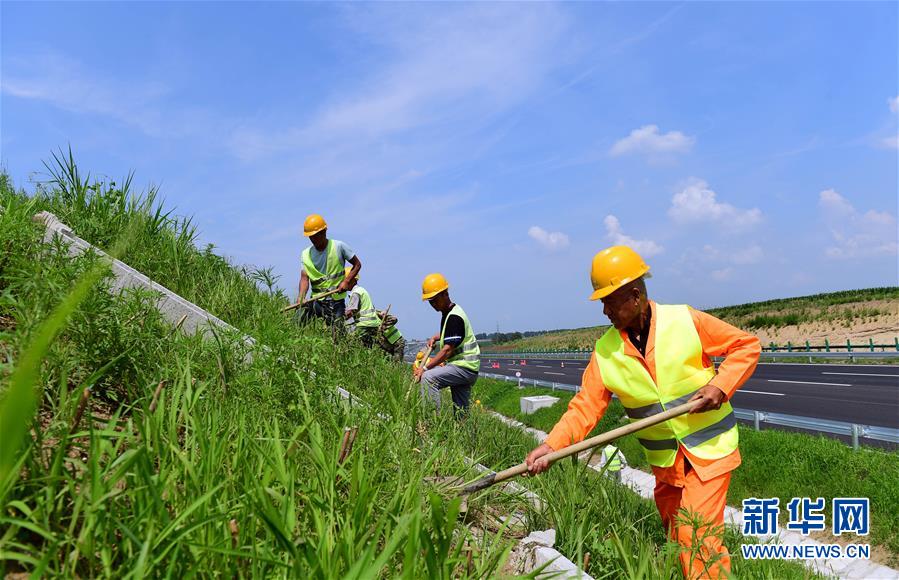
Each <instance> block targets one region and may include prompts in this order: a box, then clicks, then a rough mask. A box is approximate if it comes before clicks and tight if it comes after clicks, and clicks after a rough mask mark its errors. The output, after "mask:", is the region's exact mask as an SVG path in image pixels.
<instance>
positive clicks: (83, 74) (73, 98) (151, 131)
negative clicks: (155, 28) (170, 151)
mask: <svg viewBox="0 0 899 580" xmlns="http://www.w3.org/2000/svg"><path fill="white" fill-rule="evenodd" d="M6 68H7V70H5V71H4V75H3V83H2V85H0V88H2V92H3V94H5V95H9V96H11V97H15V98H18V99H27V100H32V101H41V102H44V103H47V104H49V105H50V106H52V107H55V108H57V109H62V110H64V111H70V112H73V113H78V114H90V115H99V116H103V117H108V118H110V119H114V120H116V121H118V122H120V123H122V124H124V125H130V126H133V127H136V128H137V129H139V130H140V131H142V132H144V133H146V134H147V135H150V136H152V137H163V136H166V137H170V136H178V135H183V134H184V133H185V132H187V131H188V130H190V129H191V128H192V127H194V126H195V125H196V124H197V121H198V118H202V119H203V120H205V118H206V113H205V112H202V111H199V110H194V111H190V110H186V109H185V110H181V111H163V108H162V105H161V102H162V100H163V99H164V98H165V97H166V96H168V95H169V94H170V93H171V88H170V87H169V86H167V85H166V84H165V83H163V82H159V81H148V80H145V79H143V78H139V77H138V78H132V79H124V78H108V77H105V76H103V75H100V74H97V73H95V71H91V70H88V69H86V68H85V67H84V66H83V65H82V64H81V63H80V62H78V61H76V60H73V59H71V58H69V57H67V56H64V55H61V54H58V53H53V52H48V53H43V54H38V55H30V56H16V57H11V58H10V63H9V64H8V65H7V67H6Z"/></svg>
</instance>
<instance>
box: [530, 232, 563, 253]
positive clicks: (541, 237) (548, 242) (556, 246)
mask: <svg viewBox="0 0 899 580" xmlns="http://www.w3.org/2000/svg"><path fill="white" fill-rule="evenodd" d="M528 235H529V236H530V237H531V238H532V239H534V240H536V241H537V243H539V244H540V245H541V246H543V247H544V248H546V249H547V250H551V251H553V250H561V249H562V248H567V247H568V236H567V235H565V234H563V233H562V232H548V231H546V230H544V229H543V228H541V227H540V226H531V228H530V229H529V230H528Z"/></svg>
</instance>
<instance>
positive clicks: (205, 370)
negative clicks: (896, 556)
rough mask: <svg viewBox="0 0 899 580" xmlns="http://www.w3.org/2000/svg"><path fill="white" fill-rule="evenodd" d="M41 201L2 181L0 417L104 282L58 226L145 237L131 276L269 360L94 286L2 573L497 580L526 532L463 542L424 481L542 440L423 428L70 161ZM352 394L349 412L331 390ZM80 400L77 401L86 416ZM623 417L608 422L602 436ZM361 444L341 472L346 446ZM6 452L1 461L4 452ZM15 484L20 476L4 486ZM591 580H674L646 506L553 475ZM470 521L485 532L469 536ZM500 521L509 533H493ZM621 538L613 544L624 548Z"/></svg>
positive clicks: (271, 304) (382, 376)
mask: <svg viewBox="0 0 899 580" xmlns="http://www.w3.org/2000/svg"><path fill="white" fill-rule="evenodd" d="M48 165H49V167H48V173H49V178H48V180H47V182H46V183H45V184H44V185H42V186H41V187H40V188H39V189H38V191H37V192H36V193H35V194H34V195H32V196H27V195H25V194H23V193H22V192H18V191H15V190H14V189H13V188H12V185H11V184H10V183H9V180H8V179H7V178H6V177H5V176H3V177H0V207H2V208H3V209H2V212H0V244H2V248H3V251H2V254H0V406H5V405H7V404H8V401H9V398H8V394H9V392H10V384H11V379H10V377H11V373H13V372H16V371H17V370H18V369H19V368H21V361H23V360H26V359H27V358H28V357H29V356H32V357H33V356H35V352H37V351H31V349H32V348H33V347H31V346H29V345H32V344H34V342H35V338H36V337H39V336H40V333H41V329H42V328H43V325H44V324H45V321H46V320H48V318H49V317H52V316H53V313H54V312H60V310H59V308H60V304H63V303H64V302H65V301H66V300H67V298H66V297H67V296H70V292H71V288H72V287H73V286H74V285H76V284H78V281H79V280H83V279H84V278H83V277H84V274H85V272H87V271H90V269H91V268H92V265H93V264H94V263H95V258H94V257H91V256H83V257H80V258H77V259H74V260H71V259H68V258H65V257H64V256H63V252H62V251H61V250H62V248H61V247H60V245H59V242H55V243H54V244H51V245H49V246H47V245H44V244H41V243H40V238H41V236H42V233H43V232H42V230H41V228H39V227H38V226H36V225H34V224H33V223H32V222H31V220H30V218H31V215H33V214H34V213H36V212H38V211H41V210H49V211H52V212H53V213H55V214H57V215H58V216H60V218H61V219H62V220H63V221H64V222H66V223H67V224H68V225H69V226H71V227H72V228H73V229H74V230H75V232H76V233H77V234H78V235H80V236H81V237H84V238H86V239H87V240H88V241H90V242H92V243H95V244H97V245H99V246H100V247H101V248H103V249H105V250H107V251H108V250H110V248H111V246H112V245H113V244H114V242H115V240H116V239H117V238H118V236H119V235H120V232H121V230H122V228H123V227H124V226H125V224H136V225H135V226H134V228H135V230H134V231H135V233H134V235H133V236H132V238H131V243H130V244H129V246H128V248H127V251H126V252H125V253H124V256H123V260H125V261H126V262H127V263H129V264H130V265H131V266H133V267H135V268H137V269H139V270H141V271H143V272H144V273H145V274H147V275H148V276H150V277H151V278H153V279H156V280H160V281H163V282H164V284H165V285H166V286H167V287H169V288H170V289H172V290H174V291H175V292H178V293H179V294H181V295H182V296H184V297H186V298H188V299H189V300H191V301H193V302H195V303H197V304H199V305H200V306H202V307H204V308H206V309H208V310H210V311H212V312H213V314H216V315H217V316H219V317H220V318H222V319H223V320H225V321H227V322H229V323H231V324H232V325H234V326H236V327H237V328H239V329H240V330H241V331H243V332H246V333H248V334H251V335H252V336H254V337H255V338H256V339H257V340H258V344H261V345H265V347H266V348H265V349H262V348H259V349H256V350H255V351H254V352H253V355H254V356H253V357H252V361H251V362H248V363H247V362H245V358H246V357H245V356H244V355H245V350H246V349H247V348H248V347H247V346H246V345H244V344H243V342H241V341H240V340H238V339H239V337H237V336H228V335H227V333H225V334H221V335H220V336H217V337H216V338H214V339H212V340H203V339H202V338H201V337H198V336H184V335H182V334H180V333H178V332H173V329H172V327H171V325H170V324H169V323H167V322H166V321H164V320H163V319H162V318H161V316H160V315H159V313H158V312H157V311H156V309H155V307H154V300H155V297H154V296H153V295H152V294H149V293H146V292H135V291H129V292H124V293H119V294H111V293H110V292H109V287H110V284H109V282H110V281H109V279H108V278H101V279H99V280H98V281H97V282H96V284H95V285H94V286H93V290H92V291H91V292H88V293H87V294H86V295H85V297H84V298H83V300H82V301H81V303H80V304H79V305H78V306H77V308H74V309H73V310H71V312H70V313H69V314H68V317H67V320H68V322H67V324H66V325H65V326H64V327H60V328H59V329H58V332H56V338H55V339H54V340H53V341H50V342H48V343H47V348H46V350H45V352H43V353H42V354H41V356H40V357H39V358H40V360H41V365H40V367H39V368H38V370H37V372H36V374H35V375H34V377H33V378H32V379H29V382H30V383H31V385H30V388H33V389H34V392H35V393H36V394H37V396H38V402H39V410H38V412H37V414H35V415H32V414H31V413H30V412H28V411H27V409H26V410H25V412H23V413H21V414H19V415H20V416H18V420H19V421H20V422H21V423H22V424H24V425H25V428H26V429H28V432H30V434H31V437H25V438H24V439H23V441H22V444H21V445H16V446H15V451H14V454H13V455H12V456H13V457H14V460H15V462H14V464H13V470H14V471H15V473H16V474H17V475H18V477H17V478H7V479H5V480H4V487H3V488H2V489H0V493H2V495H0V522H2V525H0V567H2V571H3V572H8V573H17V572H26V573H30V574H33V575H35V576H56V577H74V576H79V577H116V578H118V577H144V576H166V577H180V576H193V575H201V576H231V577H249V576H259V577H271V576H273V577H303V578H306V577H309V578H335V577H349V578H369V577H371V578H374V577H406V578H423V577H427V578H449V577H454V578H455V577H478V578H483V577H494V576H497V575H499V574H500V573H501V571H502V565H503V560H504V558H505V556H506V555H507V553H508V550H509V548H510V547H511V544H512V542H513V539H514V536H516V535H520V534H521V533H524V532H526V531H528V530H513V529H511V528H512V527H513V526H512V525H511V524H509V523H508V522H507V523H502V521H501V519H499V518H498V517H494V520H491V521H492V522H493V523H490V524H489V525H488V521H487V519H486V518H487V516H488V515H490V514H492V515H493V516H502V515H507V514H508V513H510V511H512V510H515V509H523V508H522V506H521V503H520V502H519V501H518V500H515V499H514V498H509V497H508V496H506V495H504V494H501V493H500V492H499V491H497V490H489V491H487V492H485V493H484V494H481V495H478V496H477V497H474V498H471V500H470V502H469V511H468V513H469V515H468V516H467V517H469V521H462V520H461V518H460V517H459V516H460V502H459V498H457V497H455V494H453V493H448V492H447V491H446V490H442V489H439V488H437V487H435V486H434V485H432V484H430V483H428V482H427V480H426V478H432V477H435V476H436V477H442V476H460V475H461V476H464V477H467V478H474V477H475V476H476V475H475V474H474V473H473V472H472V471H471V469H470V468H469V466H468V465H467V464H466V461H465V459H464V457H465V456H466V455H467V456H470V457H473V458H475V459H477V460H478V461H481V462H484V463H486V464H489V465H491V466H494V467H505V466H508V465H510V464H512V463H516V462H518V461H520V459H521V458H522V457H523V456H524V454H525V453H526V452H527V451H528V450H529V449H530V447H532V446H533V440H531V439H530V438H529V437H527V436H526V435H524V434H522V433H520V432H519V431H517V430H515V429H510V428H507V427H505V426H503V425H502V424H500V423H499V422H497V421H496V420H495V419H493V418H491V417H488V416H486V415H484V414H482V413H480V412H478V411H474V412H472V413H471V414H470V416H469V417H468V418H466V419H465V420H463V421H456V420H454V419H453V418H452V416H451V415H450V414H446V415H443V416H435V415H433V414H431V413H430V412H425V411H424V409H423V408H422V407H421V406H420V405H419V404H418V402H417V399H416V396H415V394H414V393H415V391H414V390H413V389H411V388H410V385H409V381H408V369H407V368H405V367H404V366H402V365H396V364H394V363H392V362H390V361H388V360H386V359H385V358H383V357H381V356H380V355H379V354H377V353H375V352H372V351H370V350H367V349H362V348H359V347H358V345H357V344H355V343H354V342H353V341H352V339H344V338H339V337H338V338H336V339H335V338H334V337H332V336H331V334H330V333H328V332H327V331H326V330H325V329H324V328H322V327H320V326H315V325H312V326H305V327H298V326H297V325H296V324H295V323H294V322H293V320H292V319H290V318H288V317H285V316H283V315H282V314H280V312H279V308H280V307H281V306H283V304H284V303H285V302H286V297H285V296H283V295H282V294H280V293H279V292H278V291H277V290H276V289H273V286H274V284H273V280H272V278H271V271H270V270H267V269H265V268H235V267H233V266H231V265H230V264H229V263H228V262H227V261H226V260H224V259H222V258H220V257H218V256H216V255H215V254H214V252H213V251H212V249H211V248H204V249H198V248H196V247H195V245H194V242H195V240H196V232H195V230H194V229H193V227H192V226H191V224H190V220H186V219H182V218H179V217H177V216H175V215H174V214H173V213H171V212H168V211H164V210H163V209H161V206H160V204H159V202H158V200H157V199H156V198H155V196H156V192H155V190H151V191H150V192H147V193H145V194H136V193H135V192H132V191H130V186H131V180H130V178H126V179H123V180H121V182H120V183H118V184H116V183H112V182H111V181H99V182H98V181H92V180H90V178H89V177H88V176H84V175H81V174H80V173H79V172H78V170H77V168H76V167H75V166H74V162H73V160H72V159H71V156H70V155H69V154H66V155H63V154H60V155H58V156H57V158H56V159H55V160H54V161H52V162H51V163H50V164H48ZM337 386H342V387H344V388H346V389H347V390H349V391H351V392H352V393H353V394H354V396H355V397H356V399H357V401H358V403H359V404H356V405H354V406H349V405H347V404H346V403H345V402H343V401H342V400H340V399H339V398H338V397H337V396H336V395H335V392H336V387H337ZM85 393H87V396H86V397H85ZM609 420H612V419H611V416H610V419H609ZM353 426H354V427H357V428H358V438H357V440H356V442H355V445H354V447H353V449H352V451H351V452H350V453H349V455H348V456H347V457H346V458H345V460H344V461H342V462H341V461H339V458H340V448H341V441H342V438H343V434H344V430H345V428H347V427H353ZM4 444H5V443H4ZM11 472H12V471H11ZM525 483H527V484H528V485H532V486H534V488H535V489H537V490H538V491H539V492H540V493H541V494H542V495H543V497H544V498H545V499H547V500H549V501H551V502H553V506H554V507H553V510H550V511H541V512H539V513H536V512H535V513H532V514H531V516H532V517H531V519H530V520H529V522H528V526H529V528H530V529H535V528H537V527H541V528H542V527H546V526H549V525H553V526H555V527H557V529H558V531H559V537H560V548H561V550H562V551H563V553H566V554H567V555H570V556H571V557H572V558H573V559H575V560H576V561H583V556H584V555H585V554H586V553H588V552H589V553H590V554H591V560H590V570H591V571H593V572H595V573H596V575H597V576H598V577H606V578H618V577H627V576H631V577H650V576H652V577H675V578H676V577H679V572H678V569H677V566H674V565H673V564H672V560H671V558H672V556H671V552H670V551H671V549H672V548H671V547H670V546H669V545H668V544H667V543H666V541H665V538H664V536H663V535H662V533H661V525H660V522H658V521H656V520H653V518H656V519H657V517H658V516H657V515H655V510H654V507H653V506H652V504H651V503H649V502H645V501H644V500H640V499H639V498H636V497H635V496H633V495H632V494H630V495H625V494H620V495H616V493H620V490H619V489H618V488H616V487H609V485H610V484H609V482H606V481H605V480H604V479H602V478H599V477H596V476H595V474H592V473H587V474H586V475H584V473H583V472H581V471H577V470H576V468H575V467H573V466H572V467H566V466H558V468H554V469H553V470H551V471H550V472H549V473H548V474H547V475H546V477H541V478H536V479H534V480H529V481H526V482H525ZM472 514H474V517H475V518H476V519H474V521H471V517H472ZM497 521H499V522H500V523H497ZM610 532H613V533H610ZM735 569H736V570H738V571H739V575H740V576H741V577H749V578H769V577H803V573H802V571H801V570H800V569H798V568H796V567H795V566H793V567H790V566H786V567H784V568H783V569H781V568H780V567H778V566H776V565H773V564H766V563H758V564H756V563H745V565H744V564H742V563H739V564H735Z"/></svg>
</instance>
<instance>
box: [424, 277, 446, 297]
mask: <svg viewBox="0 0 899 580" xmlns="http://www.w3.org/2000/svg"><path fill="white" fill-rule="evenodd" d="M447 289H449V282H447V281H446V278H444V277H443V274H436V273H435V274H428V275H427V276H425V279H424V281H423V282H422V283H421V299H422V300H430V299H431V298H433V297H434V296H437V295H438V294H440V293H441V292H443V291H444V290H447Z"/></svg>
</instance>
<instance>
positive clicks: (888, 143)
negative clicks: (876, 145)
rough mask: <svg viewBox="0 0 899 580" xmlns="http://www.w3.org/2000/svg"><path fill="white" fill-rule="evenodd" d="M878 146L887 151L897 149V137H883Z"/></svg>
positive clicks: (898, 147)
mask: <svg viewBox="0 0 899 580" xmlns="http://www.w3.org/2000/svg"><path fill="white" fill-rule="evenodd" d="M880 144H881V145H882V146H884V147H886V148H887V149H899V135H893V136H892V137H884V138H883V139H882V140H881V141H880Z"/></svg>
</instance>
